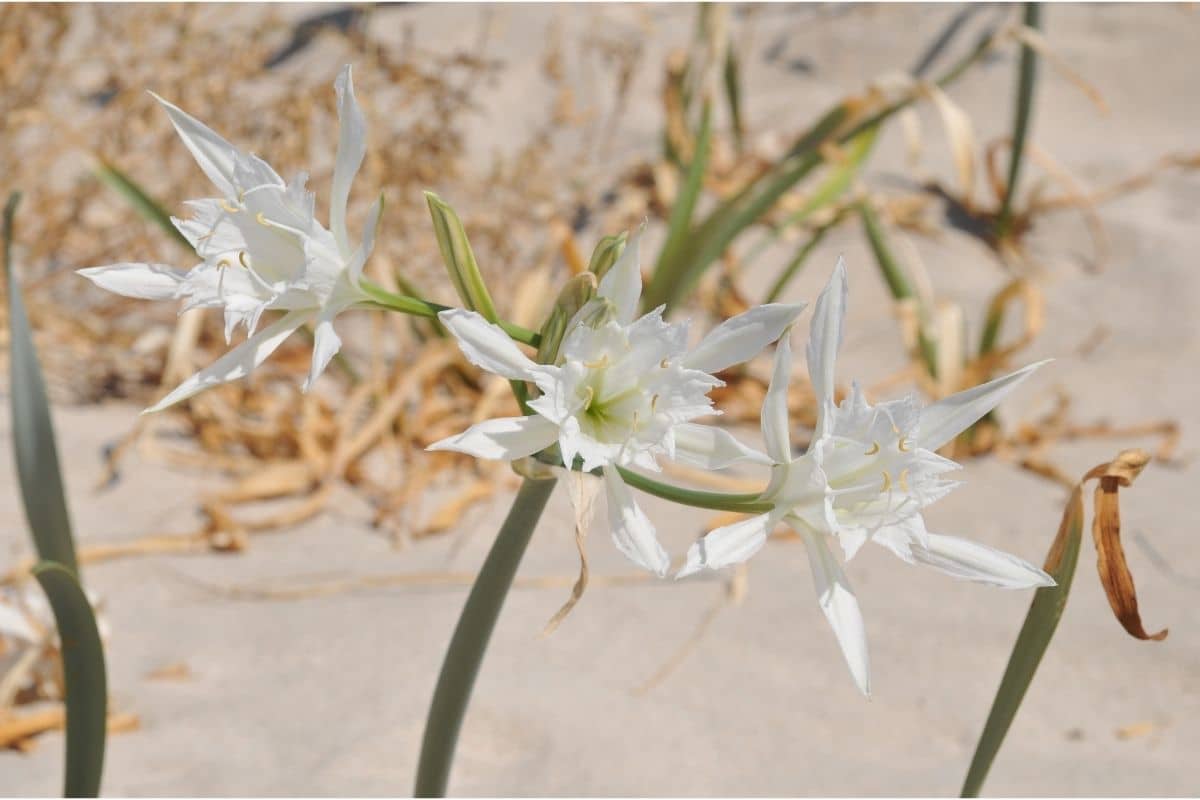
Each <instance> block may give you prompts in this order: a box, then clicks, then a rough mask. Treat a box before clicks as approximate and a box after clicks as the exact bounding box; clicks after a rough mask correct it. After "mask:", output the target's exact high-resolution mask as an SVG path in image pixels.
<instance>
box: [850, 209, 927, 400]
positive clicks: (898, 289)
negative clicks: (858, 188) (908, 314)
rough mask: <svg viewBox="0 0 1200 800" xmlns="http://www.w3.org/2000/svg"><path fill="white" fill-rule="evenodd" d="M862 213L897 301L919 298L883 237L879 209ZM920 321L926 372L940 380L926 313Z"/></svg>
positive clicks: (886, 279) (919, 336)
mask: <svg viewBox="0 0 1200 800" xmlns="http://www.w3.org/2000/svg"><path fill="white" fill-rule="evenodd" d="M857 207H858V214H859V217H860V218H861V219H862V224H863V231H864V232H865V233H866V235H867V241H868V242H869V243H870V245H871V252H873V253H874V254H875V262H876V263H877V264H878V265H879V272H880V274H881V275H883V279H884V281H885V282H886V283H887V285H888V289H889V290H890V291H891V293H892V297H894V298H895V299H896V300H908V299H916V295H914V294H913V290H912V284H911V283H910V282H909V280H908V276H907V275H906V274H905V272H904V268H903V267H902V266H900V262H899V261H897V260H896V257H895V256H894V255H892V251H891V248H889V247H888V244H887V238H886V237H885V236H884V234H883V226H882V225H880V224H879V218H878V217H876V216H875V210H874V209H873V208H871V204H870V203H868V202H865V201H864V202H861V203H859V204H858V206H857ZM918 317H919V319H918V321H917V345H918V347H919V348H920V350H921V356H922V358H923V360H924V361H925V369H926V370H927V371H928V372H929V375H930V376H931V377H934V378H936V377H937V345H936V344H935V343H934V342H933V341H932V340H931V339H930V338H929V337H928V336H926V335H925V330H924V327H923V324H924V319H923V317H924V313H923V312H919V313H918Z"/></svg>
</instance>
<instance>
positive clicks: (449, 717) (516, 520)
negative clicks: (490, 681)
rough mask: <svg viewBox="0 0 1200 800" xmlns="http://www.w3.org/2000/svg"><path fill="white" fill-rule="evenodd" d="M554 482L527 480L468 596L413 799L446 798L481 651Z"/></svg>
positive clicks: (433, 706)
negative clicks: (459, 733) (456, 748)
mask: <svg viewBox="0 0 1200 800" xmlns="http://www.w3.org/2000/svg"><path fill="white" fill-rule="evenodd" d="M556 483H557V481H555V480H534V479H531V478H526V479H525V481H524V482H523V483H522V484H521V488H520V490H518V492H517V496H516V498H515V499H514V500H513V504H512V508H511V509H509V512H508V516H507V517H505V519H504V524H503V525H502V526H501V527H500V533H499V534H497V536H496V541H495V543H494V544H492V549H491V551H489V552H488V556H487V560H486V561H484V562H483V568H482V569H481V570H480V571H479V577H478V578H476V580H475V585H474V586H472V587H471V594H470V595H468V597H467V602H466V604H465V605H464V606H463V611H462V615H461V616H460V617H459V618H458V625H456V626H455V628H454V635H453V636H452V637H451V638H450V646H449V647H448V648H447V649H446V658H445V660H444V661H443V662H442V671H441V672H440V673H439V674H438V681H437V687H436V688H435V689H434V692H433V701H432V702H431V703H430V705H429V718H428V721H427V722H426V724H425V736H424V738H423V739H422V741H421V756H420V760H419V762H418V765H417V782H416V787H415V788H414V790H413V793H414V794H415V795H416V796H417V797H445V795H446V785H447V783H448V781H449V778H450V766H451V764H452V763H453V761H454V750H455V747H456V745H457V744H458V732H459V730H460V729H461V728H462V721H463V716H464V715H465V714H466V711H467V702H468V701H469V700H470V699H471V690H472V689H473V688H474V687H475V678H476V676H478V675H479V666H480V664H481V663H482V662H483V654H484V651H486V650H487V645H488V641H489V640H490V639H491V637H492V630H493V628H495V626H496V619H497V617H499V616H500V609H501V608H503V606H504V599H505V597H506V596H507V595H508V590H509V587H510V586H512V581H513V576H514V575H515V574H516V572H517V567H518V566H519V565H520V563H521V558H522V556H524V554H525V548H526V547H527V546H528V545H529V538H530V536H532V535H533V529H534V528H535V527H537V523H538V520H539V519H541V516H542V512H543V511H544V510H545V508H546V502H547V501H548V500H549V499H550V495H551V493H553V491H554V486H555V484H556Z"/></svg>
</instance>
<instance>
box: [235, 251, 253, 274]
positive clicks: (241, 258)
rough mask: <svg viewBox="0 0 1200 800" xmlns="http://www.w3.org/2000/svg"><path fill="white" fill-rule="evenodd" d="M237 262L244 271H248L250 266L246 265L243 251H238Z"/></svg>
mask: <svg viewBox="0 0 1200 800" xmlns="http://www.w3.org/2000/svg"><path fill="white" fill-rule="evenodd" d="M238 262H239V263H241V265H242V266H243V267H245V268H246V269H250V265H249V264H247V263H246V251H245V250H239V251H238Z"/></svg>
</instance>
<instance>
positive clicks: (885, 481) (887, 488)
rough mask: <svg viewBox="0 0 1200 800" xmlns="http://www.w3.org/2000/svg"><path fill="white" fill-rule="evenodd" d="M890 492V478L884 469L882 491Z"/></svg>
mask: <svg viewBox="0 0 1200 800" xmlns="http://www.w3.org/2000/svg"><path fill="white" fill-rule="evenodd" d="M891 490H892V476H891V473H889V472H888V471H887V470H886V469H885V470H884V471H883V490H882V491H885V492H890V491H891Z"/></svg>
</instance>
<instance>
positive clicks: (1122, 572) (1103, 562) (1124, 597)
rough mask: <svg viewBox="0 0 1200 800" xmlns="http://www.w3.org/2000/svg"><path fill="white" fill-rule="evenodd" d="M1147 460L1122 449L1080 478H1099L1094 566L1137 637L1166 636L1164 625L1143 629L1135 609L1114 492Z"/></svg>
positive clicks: (1120, 615)
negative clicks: (1153, 630) (1155, 630)
mask: <svg viewBox="0 0 1200 800" xmlns="http://www.w3.org/2000/svg"><path fill="white" fill-rule="evenodd" d="M1149 461H1150V457H1149V456H1148V455H1147V454H1146V453H1144V452H1143V451H1141V450H1124V451H1122V452H1121V453H1120V454H1119V455H1118V456H1117V457H1116V458H1115V459H1114V460H1113V461H1111V462H1109V463H1108V464H1101V465H1100V466H1097V467H1096V468H1095V469H1093V470H1092V471H1091V472H1089V473H1088V474H1087V475H1086V476H1085V477H1084V481H1087V480H1089V479H1091V478H1095V479H1096V480H1098V481H1099V485H1098V486H1097V487H1096V493H1095V510H1094V516H1093V519H1092V538H1093V540H1094V541H1095V543H1096V569H1097V570H1098V571H1099V573H1100V583H1101V584H1102V585H1103V586H1104V592H1105V594H1106V595H1108V604H1109V605H1110V606H1112V610H1113V613H1114V614H1116V616H1117V620H1118V621H1119V622H1120V623H1121V626H1122V627H1124V628H1125V630H1126V631H1127V632H1128V633H1129V635H1130V636H1133V637H1134V638H1137V639H1142V640H1143V641H1145V640H1151V639H1152V640H1155V641H1161V640H1162V639H1165V638H1166V637H1167V629H1166V628H1163V629H1162V630H1161V631H1159V632H1158V633H1154V634H1149V633H1146V629H1145V628H1144V627H1143V626H1142V617H1141V614H1139V613H1138V602H1137V593H1136V591H1135V590H1134V586H1133V575H1132V574H1131V573H1130V572H1129V565H1128V564H1127V563H1126V562H1125V550H1124V548H1123V547H1122V546H1121V509H1120V503H1119V502H1118V497H1117V493H1118V491H1119V489H1120V487H1122V486H1130V485H1132V484H1133V481H1134V479H1135V478H1136V477H1137V476H1138V474H1139V473H1140V472H1141V471H1142V468H1143V467H1145V466H1146V464H1147V463H1148V462H1149Z"/></svg>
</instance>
